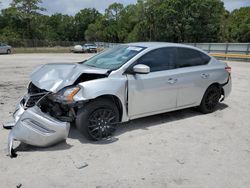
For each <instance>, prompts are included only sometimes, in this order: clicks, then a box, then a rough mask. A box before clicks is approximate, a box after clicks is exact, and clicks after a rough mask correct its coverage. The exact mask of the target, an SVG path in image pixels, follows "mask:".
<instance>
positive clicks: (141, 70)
mask: <svg viewBox="0 0 250 188" xmlns="http://www.w3.org/2000/svg"><path fill="white" fill-rule="evenodd" d="M133 71H134V73H137V74H148V73H150V67H149V66H147V65H143V64H138V65H135V66H134V67H133Z"/></svg>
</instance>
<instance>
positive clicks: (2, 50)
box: [0, 43, 11, 54]
mask: <svg viewBox="0 0 250 188" xmlns="http://www.w3.org/2000/svg"><path fill="white" fill-rule="evenodd" d="M0 54H11V46H9V45H7V44H4V43H0Z"/></svg>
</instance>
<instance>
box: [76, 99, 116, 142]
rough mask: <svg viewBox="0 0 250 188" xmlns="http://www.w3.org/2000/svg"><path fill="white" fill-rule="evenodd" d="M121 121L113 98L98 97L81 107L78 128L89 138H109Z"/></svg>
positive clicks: (97, 139) (77, 122)
mask: <svg viewBox="0 0 250 188" xmlns="http://www.w3.org/2000/svg"><path fill="white" fill-rule="evenodd" d="M118 122H119V111H118V108H117V107H116V105H115V104H114V102H113V101H112V100H109V99H97V100H94V101H92V102H90V103H88V104H87V105H86V106H84V108H82V109H80V110H79V111H78V113H77V117H76V127H77V129H78V130H79V131H80V132H81V133H82V134H83V135H84V136H85V137H86V138H87V139H89V140H94V141H99V140H104V139H108V138H110V137H111V136H112V134H113V133H114V132H115V130H116V127H117V123H118Z"/></svg>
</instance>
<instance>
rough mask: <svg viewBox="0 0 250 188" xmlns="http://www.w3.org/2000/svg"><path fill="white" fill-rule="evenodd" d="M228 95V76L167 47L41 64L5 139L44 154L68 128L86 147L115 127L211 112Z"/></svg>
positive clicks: (207, 60) (126, 48)
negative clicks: (179, 114) (87, 142)
mask: <svg viewBox="0 0 250 188" xmlns="http://www.w3.org/2000/svg"><path fill="white" fill-rule="evenodd" d="M230 92H231V68H230V67H229V66H228V65H227V64H226V63H224V62H221V61H219V60H217V59H215V58H214V57H211V56H209V55H208V54H207V53H206V52H204V51H202V50H200V49H198V48H195V47H191V46H187V45H182V44H172V43H151V42H149V43H130V44H123V45H119V46H116V47H114V48H111V49H109V50H107V51H104V52H103V53H100V54H98V55H97V56H94V57H92V58H90V59H89V60H87V61H83V62H80V63H78V64H77V63H75V64H69V63H67V64H63V63H61V64H47V65H43V66H41V67H40V68H37V69H36V70H35V71H34V72H33V73H32V75H31V82H30V85H29V87H28V91H27V95H25V96H24V97H23V99H21V100H20V101H19V102H18V104H17V109H16V110H15V113H14V115H13V116H14V120H15V122H14V123H13V126H14V127H13V129H12V131H11V132H10V135H9V142H8V143H9V144H8V149H9V154H10V155H11V151H12V143H13V141H14V140H19V141H21V142H24V143H27V144H31V145H35V146H49V145H52V144H54V143H56V142H58V141H60V140H63V139H66V138H67V136H68V133H69V126H70V123H75V124H76V127H77V128H78V129H79V130H80V132H81V133H82V134H83V135H84V136H85V137H87V138H88V139H91V140H102V139H106V138H109V137H110V136H111V135H112V134H113V133H114V131H115V130H116V128H117V124H118V123H120V122H126V121H129V120H133V119H137V118H141V117H146V116H150V115H154V114H159V113H164V112H169V111H174V110H179V109H184V108H190V107H197V108H198V109H199V110H200V111H201V112H202V113H205V114H206V113H211V112H214V111H215V110H216V108H217V105H218V103H219V102H221V101H223V100H224V99H225V98H226V97H228V95H229V94H230Z"/></svg>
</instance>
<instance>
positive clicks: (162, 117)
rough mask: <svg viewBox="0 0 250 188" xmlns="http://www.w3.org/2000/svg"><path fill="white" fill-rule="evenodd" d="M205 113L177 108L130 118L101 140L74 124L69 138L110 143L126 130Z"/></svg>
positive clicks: (192, 109) (218, 109) (219, 109)
mask: <svg viewBox="0 0 250 188" xmlns="http://www.w3.org/2000/svg"><path fill="white" fill-rule="evenodd" d="M227 107H228V105H226V104H224V103H220V104H219V105H218V108H217V110H216V111H222V110H224V109H226V108H227ZM201 115H206V114H202V113H201V112H199V111H198V110H197V109H196V108H188V109H184V110H178V111H173V112H167V113H162V114H158V115H153V116H148V117H144V118H139V119H135V120H131V121H129V122H126V123H121V124H119V125H118V127H117V130H116V132H115V134H114V136H113V137H112V138H110V139H107V140H103V141H98V142H95V141H89V140H87V139H86V138H85V137H84V136H82V134H81V133H80V132H79V131H78V130H77V129H76V128H75V126H72V127H71V130H70V133H69V138H71V139H78V140H79V141H80V142H81V143H83V144H100V145H102V144H112V143H113V142H116V141H118V140H119V139H118V138H117V137H118V136H119V135H122V134H125V133H127V132H131V131H134V130H138V129H142V130H148V129H149V127H153V126H158V125H160V124H163V123H170V122H175V121H179V120H183V119H188V118H191V117H195V116H201Z"/></svg>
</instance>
